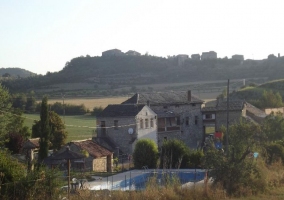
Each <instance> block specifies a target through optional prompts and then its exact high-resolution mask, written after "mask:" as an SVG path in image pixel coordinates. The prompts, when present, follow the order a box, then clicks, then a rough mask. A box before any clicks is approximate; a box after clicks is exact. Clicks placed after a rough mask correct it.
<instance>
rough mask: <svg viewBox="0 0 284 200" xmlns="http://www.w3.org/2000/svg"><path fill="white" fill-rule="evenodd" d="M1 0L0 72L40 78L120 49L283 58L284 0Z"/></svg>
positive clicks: (161, 52)
mask: <svg viewBox="0 0 284 200" xmlns="http://www.w3.org/2000/svg"><path fill="white" fill-rule="evenodd" d="M282 2H283V1H281V0H279V1H273V0H270V1H267V0H236V1H234V0H206V1H205V0H204V1H203V0H195V1H191V0H184V1H179V0H171V1H169V0H160V1H159V0H149V1H148V0H139V1H138V0H90V1H88V0H45V1H41V0H24V1H20V0H17V1H16V0H0V38H1V39H0V67H4V68H7V67H20V68H24V69H27V70H29V71H32V72H35V73H39V74H45V73H46V72H47V71H50V72H55V71H60V70H61V69H62V68H63V67H64V65H65V63H66V62H67V61H70V60H71V59H72V58H74V57H78V56H81V55H83V56H86V55H87V54H88V55H90V56H101V52H102V51H105V50H109V49H113V48H118V49H120V50H122V51H123V52H126V51H128V50H136V51H139V52H140V53H142V54H145V53H146V52H148V53H149V54H151V55H156V56H163V57H166V56H167V55H177V54H188V55H191V54H193V53H202V52H204V51H210V50H214V51H216V52H217V54H218V57H221V58H223V57H225V56H228V57H231V56H232V55H233V54H243V55H244V56H245V59H248V58H251V59H263V58H266V57H267V56H268V55H269V54H272V53H273V54H275V55H277V54H278V53H280V54H281V56H282V54H283V55H284V10H283V8H284V2H283V3H282Z"/></svg>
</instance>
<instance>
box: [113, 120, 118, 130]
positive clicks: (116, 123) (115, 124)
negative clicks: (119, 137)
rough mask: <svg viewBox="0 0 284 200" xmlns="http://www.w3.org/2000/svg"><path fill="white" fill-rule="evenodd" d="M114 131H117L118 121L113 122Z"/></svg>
mask: <svg viewBox="0 0 284 200" xmlns="http://www.w3.org/2000/svg"><path fill="white" fill-rule="evenodd" d="M113 123H114V129H115V130H118V120H114V122H113Z"/></svg>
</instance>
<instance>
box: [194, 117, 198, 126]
mask: <svg viewBox="0 0 284 200" xmlns="http://www.w3.org/2000/svg"><path fill="white" fill-rule="evenodd" d="M194 124H195V125H197V124H198V116H195V117H194Z"/></svg>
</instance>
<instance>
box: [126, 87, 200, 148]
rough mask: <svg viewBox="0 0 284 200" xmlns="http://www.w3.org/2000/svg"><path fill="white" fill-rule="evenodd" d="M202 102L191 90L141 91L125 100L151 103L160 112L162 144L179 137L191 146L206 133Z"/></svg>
mask: <svg viewBox="0 0 284 200" xmlns="http://www.w3.org/2000/svg"><path fill="white" fill-rule="evenodd" d="M202 103H203V101H201V100H200V99H198V98H196V97H195V96H193V95H192V94H191V91H178V92H159V93H139V94H135V95H134V96H132V97H131V98H130V99H128V100H126V101H125V102H123V103H122V104H125V105H126V104H129V105H131V104H136V105H139V104H140V105H141V104H143V105H149V107H150V108H151V109H152V110H153V111H154V112H155V113H156V114H157V119H158V120H157V131H158V132H157V139H158V140H157V143H158V146H159V147H160V146H161V145H162V143H163V141H164V140H168V139H179V140H182V141H184V142H185V143H186V144H187V145H188V146H189V147H190V148H197V147H198V146H199V145H200V144H201V141H202V137H203V125H202V115H201V105H202Z"/></svg>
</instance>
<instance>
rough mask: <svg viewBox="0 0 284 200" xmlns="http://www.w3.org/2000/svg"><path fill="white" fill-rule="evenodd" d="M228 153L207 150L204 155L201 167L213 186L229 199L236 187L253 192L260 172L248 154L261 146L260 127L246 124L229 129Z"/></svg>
mask: <svg viewBox="0 0 284 200" xmlns="http://www.w3.org/2000/svg"><path fill="white" fill-rule="evenodd" d="M229 133H230V134H229V138H228V139H229V147H230V148H229V149H230V150H229V153H228V154H224V152H223V151H221V150H217V149H213V148H212V149H209V150H208V151H206V153H205V157H204V162H205V167H206V168H207V169H211V170H210V174H211V176H212V177H213V180H214V182H213V183H214V184H220V185H222V186H223V188H224V189H225V190H226V191H227V192H228V193H229V194H230V195H231V194H235V193H236V192H238V190H239V188H240V187H246V189H247V190H249V189H250V190H251V191H252V192H257V191H256V190H257V189H258V188H256V187H254V183H253V182H255V181H259V180H260V178H261V176H260V171H259V170H258V167H257V165H256V163H255V162H253V159H254V157H253V156H252V152H255V151H257V149H259V148H261V146H262V143H261V141H262V131H261V129H260V126H258V125H255V124H253V123H249V122H241V123H239V124H234V125H232V126H230V129H229Z"/></svg>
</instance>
